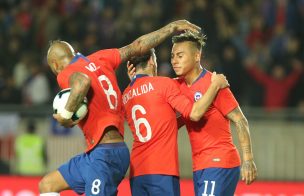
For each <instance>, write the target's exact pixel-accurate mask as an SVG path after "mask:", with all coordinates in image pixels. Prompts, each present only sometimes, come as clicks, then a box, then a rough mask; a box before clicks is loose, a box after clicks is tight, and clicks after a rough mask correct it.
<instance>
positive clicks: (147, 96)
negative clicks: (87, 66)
mask: <svg viewBox="0 0 304 196" xmlns="http://www.w3.org/2000/svg"><path fill="white" fill-rule="evenodd" d="M130 64H132V65H134V67H135V68H136V75H135V76H134V77H133V78H132V80H131V83H130V84H129V86H128V87H127V88H126V90H125V91H124V93H123V96H122V97H123V104H124V108H125V113H126V118H127V121H128V124H129V126H130V128H131V130H132V134H133V138H134V142H133V147H132V152H131V162H130V183H131V192H132V195H133V196H144V195H168V196H169V195H172V196H173V195H175V196H178V195H180V188H179V187H180V185H179V168H178V166H179V164H178V156H177V155H178V150H177V133H178V127H177V121H176V114H175V111H177V112H179V113H180V114H181V115H183V116H184V117H185V118H187V119H188V118H190V119H192V120H195V121H198V120H199V119H200V117H202V116H203V114H204V112H205V111H206V110H207V109H208V108H209V106H210V104H211V103H212V101H213V99H214V98H215V96H216V94H217V92H218V90H219V89H220V88H225V87H227V86H228V82H227V81H226V80H225V78H224V76H222V75H215V74H214V75H213V76H212V83H211V85H210V88H209V89H208V91H207V92H206V93H205V95H204V97H203V98H202V99H200V101H198V102H196V103H194V104H192V103H191V101H190V100H188V98H187V97H186V96H184V95H182V94H181V92H180V90H179V88H178V85H177V84H176V82H175V81H174V80H172V79H170V78H167V77H158V76H156V75H157V62H156V56H155V53H154V49H153V50H151V51H150V52H148V53H147V54H145V55H143V56H138V57H133V58H131V60H130ZM128 68H129V70H130V69H131V70H132V68H131V65H130V67H128ZM153 76H155V77H153ZM164 84H166V85H164ZM134 92H136V93H134ZM156 106H157V107H156ZM155 114H157V115H155Z"/></svg>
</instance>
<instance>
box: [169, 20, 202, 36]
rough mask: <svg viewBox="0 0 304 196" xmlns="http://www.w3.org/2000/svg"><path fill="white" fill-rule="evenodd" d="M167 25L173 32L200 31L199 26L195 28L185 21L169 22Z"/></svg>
mask: <svg viewBox="0 0 304 196" xmlns="http://www.w3.org/2000/svg"><path fill="white" fill-rule="evenodd" d="M169 25H170V26H171V27H172V28H173V32H179V31H186V30H189V31H192V32H194V33H199V32H200V31H201V28H200V27H199V26H196V25H195V24H192V23H190V22H189V21H187V20H177V21H174V22H171V23H170V24H169Z"/></svg>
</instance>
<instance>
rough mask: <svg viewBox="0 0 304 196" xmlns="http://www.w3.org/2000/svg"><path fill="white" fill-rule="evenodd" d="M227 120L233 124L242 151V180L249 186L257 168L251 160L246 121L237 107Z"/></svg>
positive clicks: (255, 175)
mask: <svg viewBox="0 0 304 196" xmlns="http://www.w3.org/2000/svg"><path fill="white" fill-rule="evenodd" d="M227 118H228V119H230V120H231V121H232V122H234V124H235V127H236V131H237V135H238V139H239V144H240V147H241V150H242V157H243V163H242V168H241V174H242V180H244V181H245V182H246V184H251V183H252V182H253V181H254V180H255V178H256V177H257V168H256V165H255V163H254V159H253V153H252V148H251V139H250V132H249V125H248V121H247V119H246V117H245V116H244V114H243V112H242V111H241V108H240V107H239V106H238V107H236V108H235V109H234V110H232V111H231V112H230V113H228V114H227Z"/></svg>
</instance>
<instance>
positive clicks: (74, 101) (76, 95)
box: [54, 72, 91, 127]
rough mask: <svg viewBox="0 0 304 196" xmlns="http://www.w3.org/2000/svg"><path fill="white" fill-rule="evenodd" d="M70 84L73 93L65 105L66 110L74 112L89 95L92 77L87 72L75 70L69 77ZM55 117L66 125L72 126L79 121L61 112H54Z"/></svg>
mask: <svg viewBox="0 0 304 196" xmlns="http://www.w3.org/2000/svg"><path fill="white" fill-rule="evenodd" d="M69 86H70V87H71V94H70V96H69V99H68V102H67V104H66V105H65V110H67V111H68V112H72V113H74V112H75V111H76V110H77V108H78V106H79V104H80V103H81V102H82V101H83V99H84V97H85V96H86V95H87V93H88V91H89V89H90V86H91V79H90V78H89V77H88V76H87V75H86V74H83V73H80V72H75V73H73V74H72V75H71V76H70V78H69ZM54 118H55V119H56V120H57V121H58V122H59V123H60V124H61V125H63V126H65V127H72V126H74V125H76V124H77V123H78V122H79V121H72V120H71V119H69V118H64V117H62V115H60V114H54Z"/></svg>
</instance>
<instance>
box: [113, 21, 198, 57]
mask: <svg viewBox="0 0 304 196" xmlns="http://www.w3.org/2000/svg"><path fill="white" fill-rule="evenodd" d="M183 30H190V31H193V32H195V33H198V32H199V30H200V27H198V26H196V25H194V24H191V23H190V22H188V21H187V20H178V21H175V22H172V23H169V24H168V25H166V26H164V27H163V28H161V29H159V30H157V31H154V32H152V33H149V34H146V35H143V36H141V37H139V38H137V39H136V40H135V41H133V42H132V43H131V44H129V45H127V46H124V47H122V48H120V49H119V52H120V58H121V61H122V62H124V61H127V60H129V59H130V57H132V56H139V55H143V54H145V53H146V52H148V50H150V49H151V48H154V47H155V46H157V45H159V44H160V43H162V42H163V41H164V40H165V39H166V38H167V37H169V36H171V35H172V34H173V33H176V32H179V31H183Z"/></svg>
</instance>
